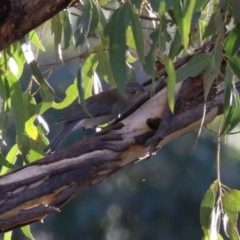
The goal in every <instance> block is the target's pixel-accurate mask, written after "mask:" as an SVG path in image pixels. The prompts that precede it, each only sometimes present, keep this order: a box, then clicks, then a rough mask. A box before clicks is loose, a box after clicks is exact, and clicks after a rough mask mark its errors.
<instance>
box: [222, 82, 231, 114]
mask: <svg viewBox="0 0 240 240" xmlns="http://www.w3.org/2000/svg"><path fill="white" fill-rule="evenodd" d="M232 91H233V88H232V84H231V83H229V82H228V81H226V83H225V88H224V104H223V109H224V115H225V116H227V115H228V113H229V110H230V107H231V104H232Z"/></svg>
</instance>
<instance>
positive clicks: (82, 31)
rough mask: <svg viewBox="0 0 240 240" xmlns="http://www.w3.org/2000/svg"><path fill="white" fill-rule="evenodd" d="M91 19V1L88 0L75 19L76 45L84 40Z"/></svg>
mask: <svg viewBox="0 0 240 240" xmlns="http://www.w3.org/2000/svg"><path fill="white" fill-rule="evenodd" d="M91 19H92V1H88V2H87V3H86V4H85V6H84V8H83V10H82V15H81V16H80V17H79V18H78V19H77V29H76V31H75V39H76V46H78V45H82V44H83V43H84V42H85V41H86V39H87V35H88V32H89V28H90V24H91Z"/></svg>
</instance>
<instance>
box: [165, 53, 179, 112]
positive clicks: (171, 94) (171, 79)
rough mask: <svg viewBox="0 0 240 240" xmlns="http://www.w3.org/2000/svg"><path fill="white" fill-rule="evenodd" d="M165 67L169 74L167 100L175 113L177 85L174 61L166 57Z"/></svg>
mask: <svg viewBox="0 0 240 240" xmlns="http://www.w3.org/2000/svg"><path fill="white" fill-rule="evenodd" d="M164 65H165V69H166V72H167V76H168V78H167V98H168V105H169V108H170V110H171V112H172V113H173V112H174V104H175V98H174V88H175V84H176V72H175V68H174V65H173V62H172V60H171V59H170V58H169V57H168V56H166V55H164Z"/></svg>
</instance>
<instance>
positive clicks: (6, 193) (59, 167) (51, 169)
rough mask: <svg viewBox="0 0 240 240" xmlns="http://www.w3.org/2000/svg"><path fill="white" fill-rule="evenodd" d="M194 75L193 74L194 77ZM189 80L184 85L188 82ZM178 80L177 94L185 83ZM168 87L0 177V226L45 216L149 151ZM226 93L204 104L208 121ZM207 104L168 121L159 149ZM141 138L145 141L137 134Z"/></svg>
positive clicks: (196, 122) (190, 127)
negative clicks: (152, 121) (106, 126)
mask: <svg viewBox="0 0 240 240" xmlns="http://www.w3.org/2000/svg"><path fill="white" fill-rule="evenodd" d="M194 80H195V79H191V81H194ZM185 85H186V84H185ZM185 85H184V84H182V83H179V84H178V85H177V86H176V94H177V93H178V92H179V91H180V90H181V91H182V90H183V89H182V86H185ZM166 93H167V91H166V89H165V88H164V89H163V90H162V91H160V92H159V93H158V94H156V95H155V96H154V97H153V98H151V99H150V100H149V101H147V102H146V103H144V104H143V105H142V106H140V107H139V108H138V109H137V110H136V111H135V112H134V113H132V114H131V115H130V116H129V117H127V118H126V119H124V120H122V122H121V123H118V124H116V125H113V126H111V128H110V130H103V131H101V132H99V133H97V134H95V135H92V136H90V137H89V138H86V139H84V140H82V141H81V142H79V143H76V144H75V145H73V146H72V147H70V148H68V149H66V150H62V151H59V152H56V153H54V154H52V155H50V156H47V157H45V158H43V159H41V160H38V161H37V162H34V163H32V164H29V165H26V166H24V167H22V168H19V169H17V170H14V171H12V172H10V173H8V174H6V175H5V176H2V177H1V178H0V229H1V231H7V230H11V229H13V228H16V227H19V226H22V225H26V224H29V223H32V222H34V221H38V220H41V219H42V218H43V217H45V216H46V215H47V214H50V213H55V212H58V208H59V207H61V206H62V205H63V204H64V203H65V202H66V201H68V200H69V199H70V198H72V197H73V196H74V195H75V194H76V193H77V192H78V191H82V190H84V189H86V188H88V187H90V186H92V185H94V184H97V183H99V182H101V181H103V180H104V179H106V178H107V177H108V176H110V175H111V174H113V173H114V172H116V171H118V170H120V169H121V168H123V167H125V166H127V165H128V164H131V163H134V162H136V161H139V159H142V158H144V157H148V155H149V147H144V146H143V145H142V144H144V143H145V141H146V140H148V138H149V137H152V136H153V135H154V134H155V131H153V130H152V129H150V128H149V126H148V124H147V119H149V118H162V116H163V114H164V111H165V110H166V103H167V98H166ZM223 99H224V97H223V93H222V92H221V93H219V94H217V95H216V96H214V97H213V98H211V99H210V100H209V101H207V103H206V109H207V111H206V115H205V118H204V125H206V124H208V123H210V122H211V121H212V120H213V119H214V118H215V117H216V116H217V115H218V114H220V113H222V106H223ZM203 105H204V103H203V102H202V103H199V104H197V105H196V104H195V105H193V106H192V107H191V106H187V107H186V109H185V110H184V109H183V108H182V109H181V113H180V114H176V115H174V117H172V118H171V119H170V120H169V124H168V126H167V130H166V132H165V133H166V135H165V136H163V138H162V139H161V141H160V142H159V144H158V146H157V147H158V148H159V147H161V146H163V145H165V144H166V143H168V142H169V141H171V140H173V139H175V138H178V137H180V136H182V135H184V134H186V133H189V132H191V131H194V130H196V129H199V127H200V126H201V121H202V114H203ZM140 138H141V141H139V139H140Z"/></svg>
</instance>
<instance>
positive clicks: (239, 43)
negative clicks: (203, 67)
mask: <svg viewBox="0 0 240 240" xmlns="http://www.w3.org/2000/svg"><path fill="white" fill-rule="evenodd" d="M239 36H240V23H238V24H237V25H236V26H235V27H234V29H233V30H232V31H231V32H230V33H229V34H228V36H227V39H226V42H225V47H224V50H225V52H226V53H227V54H228V55H229V56H233V55H234V54H235V53H236V52H237V50H238V49H239V47H240V38H239Z"/></svg>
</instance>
